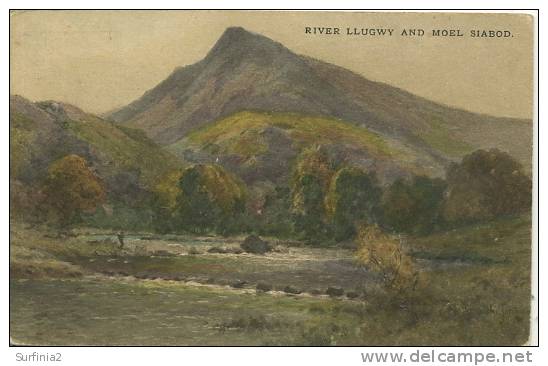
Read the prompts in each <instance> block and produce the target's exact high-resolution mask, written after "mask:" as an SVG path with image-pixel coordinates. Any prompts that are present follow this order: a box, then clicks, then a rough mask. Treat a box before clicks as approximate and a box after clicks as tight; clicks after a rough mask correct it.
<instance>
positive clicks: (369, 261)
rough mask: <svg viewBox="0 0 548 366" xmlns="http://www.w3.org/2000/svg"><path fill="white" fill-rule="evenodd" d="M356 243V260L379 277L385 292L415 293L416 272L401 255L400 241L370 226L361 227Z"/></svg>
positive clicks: (402, 253) (408, 258)
mask: <svg viewBox="0 0 548 366" xmlns="http://www.w3.org/2000/svg"><path fill="white" fill-rule="evenodd" d="M357 244H358V251H357V258H358V260H359V261H360V262H361V263H363V264H365V265H366V266H368V267H369V268H370V269H371V270H373V271H374V272H376V273H378V274H379V275H380V277H381V280H382V284H383V286H384V288H385V289H387V290H390V291H395V292H407V291H413V290H415V288H416V286H417V283H418V275H419V272H418V270H417V269H416V268H415V265H414V263H413V261H412V260H411V258H410V257H409V256H408V255H407V254H405V253H404V252H403V249H402V246H401V243H400V241H399V240H397V239H395V238H392V237H390V236H388V235H386V234H385V233H383V232H382V231H381V230H380V229H379V227H378V226H376V225H371V226H363V227H362V228H360V231H359V236H358V243H357Z"/></svg>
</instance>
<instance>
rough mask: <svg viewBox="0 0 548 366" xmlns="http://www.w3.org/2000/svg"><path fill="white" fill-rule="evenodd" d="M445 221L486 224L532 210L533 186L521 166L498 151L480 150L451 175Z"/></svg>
mask: <svg viewBox="0 0 548 366" xmlns="http://www.w3.org/2000/svg"><path fill="white" fill-rule="evenodd" d="M447 184H448V189H447V197H446V200H445V204H444V212H443V213H444V217H445V218H446V219H447V220H449V221H452V222H467V221H474V220H484V219H489V218H492V217H496V216H501V215H512V214H517V213H520V212H525V211H528V210H530V209H531V200H532V183H531V179H530V178H529V177H528V176H527V175H525V174H524V173H523V171H522V167H521V165H520V164H519V163H518V162H517V161H515V160H514V159H513V158H512V157H511V156H510V155H508V154H507V153H505V152H502V151H499V150H497V149H492V150H489V151H485V150H477V151H475V152H473V153H471V154H469V155H467V156H465V157H464V158H463V159H462V162H461V163H460V164H452V165H451V166H450V167H449V169H448V171H447Z"/></svg>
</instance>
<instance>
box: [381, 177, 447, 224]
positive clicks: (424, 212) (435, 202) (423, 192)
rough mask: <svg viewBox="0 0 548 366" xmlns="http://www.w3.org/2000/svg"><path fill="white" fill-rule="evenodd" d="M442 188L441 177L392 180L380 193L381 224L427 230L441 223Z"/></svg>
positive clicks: (444, 185) (443, 187)
mask: <svg viewBox="0 0 548 366" xmlns="http://www.w3.org/2000/svg"><path fill="white" fill-rule="evenodd" d="M445 187H446V184H445V182H444V181H443V180H442V179H431V178H428V177H423V176H415V177H413V178H412V179H411V180H404V179H398V180H396V181H394V183H392V185H391V186H390V187H389V188H388V190H387V191H386V192H385V194H384V196H383V202H382V224H383V226H384V227H386V228H388V229H389V230H393V231H396V232H403V233H411V234H427V233H430V232H431V231H432V230H434V229H435V228H436V227H439V226H440V225H441V207H442V204H443V194H444V191H445Z"/></svg>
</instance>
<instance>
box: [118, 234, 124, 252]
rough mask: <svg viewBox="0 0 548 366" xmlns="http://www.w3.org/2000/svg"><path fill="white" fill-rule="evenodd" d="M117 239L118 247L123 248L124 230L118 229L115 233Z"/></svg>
mask: <svg viewBox="0 0 548 366" xmlns="http://www.w3.org/2000/svg"><path fill="white" fill-rule="evenodd" d="M116 236H117V237H118V241H119V242H120V249H123V248H124V232H123V231H120V232H119V233H118V234H117V235H116Z"/></svg>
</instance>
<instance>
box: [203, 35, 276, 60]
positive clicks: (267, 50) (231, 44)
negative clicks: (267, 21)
mask: <svg viewBox="0 0 548 366" xmlns="http://www.w3.org/2000/svg"><path fill="white" fill-rule="evenodd" d="M282 50H287V49H286V48H285V47H284V46H283V45H282V44H280V43H278V42H275V41H273V40H271V39H270V38H268V37H265V36H263V35H260V34H257V33H253V32H250V31H248V30H246V29H245V28H242V27H228V28H227V29H226V30H225V31H224V33H223V34H222V35H221V37H220V38H219V39H218V40H217V42H216V43H215V45H214V46H213V48H212V49H211V51H210V52H209V54H208V56H207V57H209V58H211V57H214V56H219V55H225V56H226V55H227V54H232V53H234V54H235V55H241V54H248V53H250V52H252V51H256V52H258V53H260V54H263V55H265V54H272V53H276V52H278V53H279V52H280V51H282ZM282 52H283V51H282Z"/></svg>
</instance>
